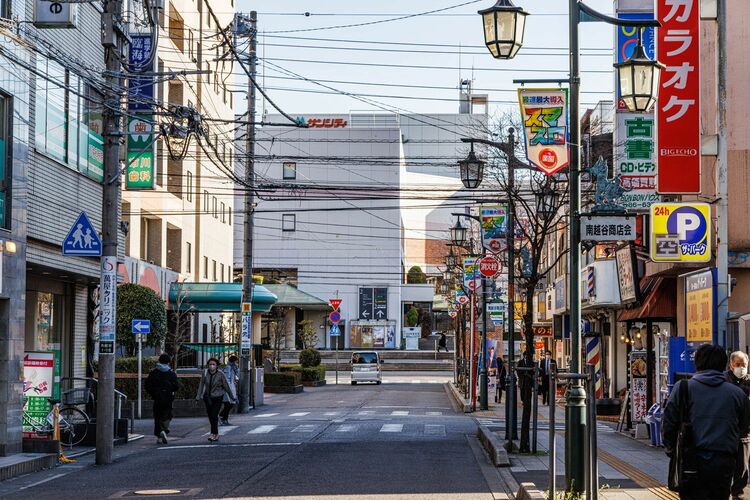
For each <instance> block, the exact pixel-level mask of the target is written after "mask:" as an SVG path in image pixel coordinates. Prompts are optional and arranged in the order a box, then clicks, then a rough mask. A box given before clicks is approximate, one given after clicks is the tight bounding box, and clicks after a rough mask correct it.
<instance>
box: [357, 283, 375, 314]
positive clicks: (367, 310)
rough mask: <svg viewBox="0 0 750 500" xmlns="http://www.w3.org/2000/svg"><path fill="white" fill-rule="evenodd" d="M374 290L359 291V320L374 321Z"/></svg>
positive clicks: (366, 288)
mask: <svg viewBox="0 0 750 500" xmlns="http://www.w3.org/2000/svg"><path fill="white" fill-rule="evenodd" d="M372 301H373V290H372V288H370V287H364V288H360V289H359V319H372Z"/></svg>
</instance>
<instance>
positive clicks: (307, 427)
mask: <svg viewBox="0 0 750 500" xmlns="http://www.w3.org/2000/svg"><path fill="white" fill-rule="evenodd" d="M317 427H318V426H317V425H315V424H303V425H298V426H297V427H295V428H294V429H292V432H313V431H315V429H316V428H317Z"/></svg>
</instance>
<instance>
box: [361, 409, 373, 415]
mask: <svg viewBox="0 0 750 500" xmlns="http://www.w3.org/2000/svg"><path fill="white" fill-rule="evenodd" d="M373 413H375V412H374V411H368V410H366V411H360V412H357V415H372V414H373Z"/></svg>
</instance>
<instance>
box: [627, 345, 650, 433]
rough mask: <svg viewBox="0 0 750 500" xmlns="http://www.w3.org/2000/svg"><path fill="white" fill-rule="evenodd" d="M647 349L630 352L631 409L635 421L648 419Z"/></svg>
mask: <svg viewBox="0 0 750 500" xmlns="http://www.w3.org/2000/svg"><path fill="white" fill-rule="evenodd" d="M647 386H648V382H647V379H646V351H632V352H631V353H630V401H631V403H630V411H631V417H632V419H633V422H643V421H645V420H646V412H647V411H648V408H646V388H647Z"/></svg>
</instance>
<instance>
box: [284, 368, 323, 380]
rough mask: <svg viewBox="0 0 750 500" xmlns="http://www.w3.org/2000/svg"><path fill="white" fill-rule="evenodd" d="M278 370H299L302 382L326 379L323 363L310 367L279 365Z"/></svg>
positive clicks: (285, 371)
mask: <svg viewBox="0 0 750 500" xmlns="http://www.w3.org/2000/svg"><path fill="white" fill-rule="evenodd" d="M279 371H280V372H282V373H289V372H299V373H300V374H301V375H302V381H303V382H310V381H314V380H325V379H326V367H325V366H323V365H319V366H314V367H311V368H303V367H302V365H281V366H280V367H279Z"/></svg>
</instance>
